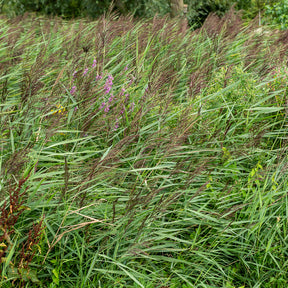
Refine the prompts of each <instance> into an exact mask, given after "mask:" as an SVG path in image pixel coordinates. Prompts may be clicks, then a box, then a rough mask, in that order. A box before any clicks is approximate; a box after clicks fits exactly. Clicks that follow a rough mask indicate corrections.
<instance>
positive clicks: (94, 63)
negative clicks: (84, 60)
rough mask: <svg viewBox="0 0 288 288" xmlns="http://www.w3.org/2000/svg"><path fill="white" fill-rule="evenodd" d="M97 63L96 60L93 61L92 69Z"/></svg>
mask: <svg viewBox="0 0 288 288" xmlns="http://www.w3.org/2000/svg"><path fill="white" fill-rule="evenodd" d="M96 64H97V61H96V59H94V60H93V64H92V68H94V67H96Z"/></svg>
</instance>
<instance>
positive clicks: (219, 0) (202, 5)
mask: <svg viewBox="0 0 288 288" xmlns="http://www.w3.org/2000/svg"><path fill="white" fill-rule="evenodd" d="M185 3H187V4H188V7H189V11H188V14H187V18H188V21H189V24H190V25H191V26H193V27H194V28H198V27H200V26H201V24H202V23H203V22H204V21H205V19H206V18H207V16H208V15H209V13H216V14H217V15H218V16H223V15H224V14H225V12H227V11H228V10H229V8H230V7H231V6H232V4H233V1H231V0H208V1H207V0H200V1H199V0H187V1H185Z"/></svg>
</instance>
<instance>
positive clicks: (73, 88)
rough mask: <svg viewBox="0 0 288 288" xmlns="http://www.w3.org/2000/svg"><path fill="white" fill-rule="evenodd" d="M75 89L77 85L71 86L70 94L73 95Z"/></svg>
mask: <svg viewBox="0 0 288 288" xmlns="http://www.w3.org/2000/svg"><path fill="white" fill-rule="evenodd" d="M75 91H76V86H73V87H72V88H71V91H70V94H71V95H73V94H74V93H75Z"/></svg>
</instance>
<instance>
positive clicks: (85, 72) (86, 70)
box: [83, 68, 89, 76]
mask: <svg viewBox="0 0 288 288" xmlns="http://www.w3.org/2000/svg"><path fill="white" fill-rule="evenodd" d="M88 70H89V69H88V68H86V69H85V70H84V72H83V76H84V75H86V74H87V72H88Z"/></svg>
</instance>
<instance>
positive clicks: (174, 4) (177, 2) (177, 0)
mask: <svg viewBox="0 0 288 288" xmlns="http://www.w3.org/2000/svg"><path fill="white" fill-rule="evenodd" d="M170 6H171V17H177V16H179V15H181V14H182V13H183V7H184V3H183V0H170Z"/></svg>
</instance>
